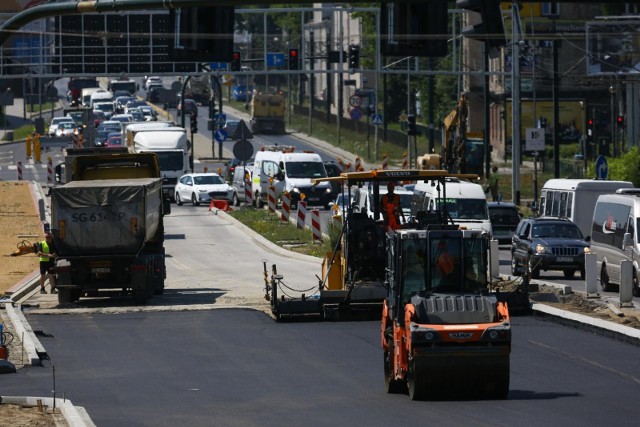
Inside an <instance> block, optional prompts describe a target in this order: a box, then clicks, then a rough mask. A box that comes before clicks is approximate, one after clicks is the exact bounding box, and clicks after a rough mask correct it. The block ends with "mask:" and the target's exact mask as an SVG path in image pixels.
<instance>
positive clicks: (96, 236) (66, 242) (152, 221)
mask: <svg viewBox="0 0 640 427" xmlns="http://www.w3.org/2000/svg"><path fill="white" fill-rule="evenodd" d="M161 203H162V179H158V178H129V179H109V180H92V181H72V182H70V183H68V184H65V185H63V186H60V187H52V188H51V219H52V224H51V228H52V231H53V233H54V238H55V242H56V247H57V251H58V255H59V256H61V257H63V258H64V257H78V256H95V255H101V256H104V255H122V256H129V255H136V254H138V253H139V252H140V251H141V250H142V247H143V245H144V244H145V243H146V242H148V241H151V239H153V237H154V235H155V234H156V231H157V230H158V227H159V225H160V220H161V213H162V206H161Z"/></svg>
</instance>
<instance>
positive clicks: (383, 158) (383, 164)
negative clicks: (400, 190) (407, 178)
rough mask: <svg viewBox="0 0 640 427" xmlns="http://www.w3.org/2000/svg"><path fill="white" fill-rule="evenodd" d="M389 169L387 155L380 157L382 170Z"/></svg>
mask: <svg viewBox="0 0 640 427" xmlns="http://www.w3.org/2000/svg"><path fill="white" fill-rule="evenodd" d="M387 169H389V157H387V155H386V154H385V155H383V156H382V170H387Z"/></svg>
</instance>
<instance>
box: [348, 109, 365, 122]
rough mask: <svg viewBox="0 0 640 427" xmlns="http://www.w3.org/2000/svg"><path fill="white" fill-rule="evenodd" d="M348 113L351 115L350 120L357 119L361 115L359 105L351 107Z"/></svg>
mask: <svg viewBox="0 0 640 427" xmlns="http://www.w3.org/2000/svg"><path fill="white" fill-rule="evenodd" d="M349 114H350V115H351V119H352V120H355V121H358V120H360V118H361V117H362V110H361V109H360V107H353V108H352V109H351V111H350V112H349Z"/></svg>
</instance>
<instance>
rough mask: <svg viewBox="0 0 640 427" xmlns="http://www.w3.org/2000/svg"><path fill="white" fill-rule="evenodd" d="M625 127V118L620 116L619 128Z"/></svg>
mask: <svg viewBox="0 0 640 427" xmlns="http://www.w3.org/2000/svg"><path fill="white" fill-rule="evenodd" d="M622 125H624V116H618V126H622Z"/></svg>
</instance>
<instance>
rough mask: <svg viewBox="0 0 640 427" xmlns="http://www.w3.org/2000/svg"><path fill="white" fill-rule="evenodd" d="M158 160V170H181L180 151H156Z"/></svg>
mask: <svg viewBox="0 0 640 427" xmlns="http://www.w3.org/2000/svg"><path fill="white" fill-rule="evenodd" d="M156 154H157V155H158V159H159V160H160V170H163V171H177V170H182V169H183V163H182V157H183V156H182V152H181V151H156Z"/></svg>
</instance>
